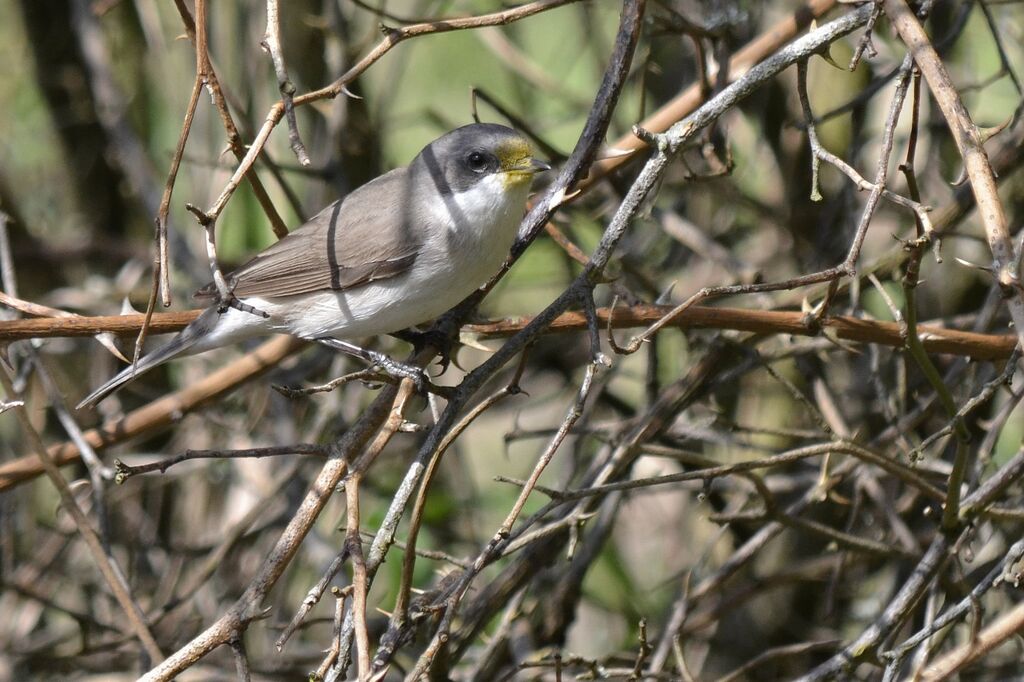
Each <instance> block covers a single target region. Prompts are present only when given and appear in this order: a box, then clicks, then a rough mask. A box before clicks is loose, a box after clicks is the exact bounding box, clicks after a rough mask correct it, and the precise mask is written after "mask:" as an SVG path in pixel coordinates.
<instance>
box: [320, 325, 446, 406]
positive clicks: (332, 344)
mask: <svg viewBox="0 0 1024 682" xmlns="http://www.w3.org/2000/svg"><path fill="white" fill-rule="evenodd" d="M317 341H319V342H320V343H322V344H323V345H325V346H327V347H328V348H333V349H334V350H340V351H341V352H342V353H348V354H349V355H353V356H355V357H357V358H359V359H360V360H362V361H363V362H367V363H369V364H371V365H373V366H375V367H379V368H380V369H381V370H383V371H384V373H385V374H388V375H389V376H392V377H394V378H396V379H399V380H401V379H412V381H413V383H414V384H416V390H417V391H419V392H420V393H423V394H424V395H426V393H427V391H428V389H429V388H430V381H429V379H428V378H427V373H426V372H425V371H423V368H422V367H417V366H415V365H410V364H407V363H404V362H399V361H398V360H395V359H394V358H392V357H390V356H388V355H387V354H385V353H381V352H380V351H375V350H369V349H367V348H362V347H361V346H357V345H355V344H354V343H348V342H347V341H341V340H339V339H335V338H330V337H328V338H320V339H317Z"/></svg>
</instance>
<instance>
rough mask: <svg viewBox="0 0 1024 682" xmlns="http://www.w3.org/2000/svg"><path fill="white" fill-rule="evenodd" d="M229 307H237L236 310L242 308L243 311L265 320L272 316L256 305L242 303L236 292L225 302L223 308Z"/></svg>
mask: <svg viewBox="0 0 1024 682" xmlns="http://www.w3.org/2000/svg"><path fill="white" fill-rule="evenodd" d="M227 308H235V309H236V310H241V311H242V312H243V313H250V314H252V315H256V316H257V317H262V318H263V319H265V320H266V319H269V318H270V313H267V312H264V311H262V310H260V309H259V308H257V307H255V306H251V305H249V304H248V303H242V301H240V300H239V299H238V298H236V297H235V295H234V294H232V295H231V299H230V300H229V301H228V302H227V303H226V304H223V310H226V309H227ZM223 310H222V312H223Z"/></svg>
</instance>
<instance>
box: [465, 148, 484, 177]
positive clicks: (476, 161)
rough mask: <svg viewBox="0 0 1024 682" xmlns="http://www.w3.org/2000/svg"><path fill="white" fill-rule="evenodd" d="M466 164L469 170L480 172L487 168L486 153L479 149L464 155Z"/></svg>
mask: <svg viewBox="0 0 1024 682" xmlns="http://www.w3.org/2000/svg"><path fill="white" fill-rule="evenodd" d="M466 165H467V166H469V169H470V170H471V171H474V172H476V173H481V172H483V171H484V170H486V169H487V155H486V154H484V153H483V152H481V151H472V152H470V153H469V156H467V157H466Z"/></svg>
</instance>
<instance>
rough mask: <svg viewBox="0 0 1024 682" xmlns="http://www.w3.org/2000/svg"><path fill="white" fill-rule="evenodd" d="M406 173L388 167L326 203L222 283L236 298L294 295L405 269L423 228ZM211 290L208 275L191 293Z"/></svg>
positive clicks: (203, 294)
mask: <svg viewBox="0 0 1024 682" xmlns="http://www.w3.org/2000/svg"><path fill="white" fill-rule="evenodd" d="M409 176H410V174H409V171H408V169H407V168H398V169H395V170H393V171H391V172H389V173H385V174H384V175H382V176H380V177H379V178H377V179H375V180H373V181H372V182H370V183H367V184H366V185H363V186H362V187H360V188H359V189H357V190H355V191H354V192H352V193H351V194H349V195H348V196H347V197H346V198H345V199H344V200H342V201H336V202H334V203H333V204H331V205H330V206H328V207H327V208H325V209H324V210H322V211H321V212H320V213H318V214H317V215H316V216H314V217H313V218H311V219H310V220H309V221H308V222H306V223H305V224H304V225H302V226H301V227H299V228H297V229H296V230H294V231H292V232H291V233H289V234H288V235H287V236H286V237H284V238H283V239H281V240H280V241H278V242H277V243H275V244H273V245H271V246H269V247H268V248H266V249H265V250H263V251H261V252H260V253H259V254H257V255H256V256H255V257H254V258H253V259H252V260H250V261H249V262H248V263H246V264H245V265H243V266H241V267H240V268H238V269H237V270H235V271H234V272H233V273H231V274H230V275H228V277H227V280H228V288H229V289H231V291H232V292H233V293H234V295H235V296H239V297H244V296H262V297H277V296H294V295H296V294H304V293H309V292H313V291H323V290H331V289H333V290H335V291H344V290H346V289H351V288H352V287H357V286H359V285H361V284H366V283H368V282H372V281H375V280H381V279H386V278H388V277H394V276H395V275H398V274H400V273H402V272H405V271H406V270H407V269H408V268H409V267H410V266H411V265H412V264H413V262H414V261H415V260H416V255H417V253H418V252H419V248H420V245H421V243H422V241H423V240H422V238H421V237H422V234H423V233H422V230H423V229H424V228H426V227H427V226H426V225H425V224H423V223H424V222H425V220H424V218H425V216H422V215H418V214H417V213H416V211H415V205H416V202H414V201H412V197H411V196H410V192H411V187H410V183H409ZM417 223H420V224H418V225H417ZM215 291H216V290H215V288H214V285H213V283H212V282H211V283H210V284H207V285H206V286H204V287H203V288H202V289H200V290H199V291H197V292H196V294H195V296H196V297H197V298H211V297H213V296H214V294H215Z"/></svg>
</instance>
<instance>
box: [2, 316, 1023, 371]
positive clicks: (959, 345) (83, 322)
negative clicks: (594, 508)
mask: <svg viewBox="0 0 1024 682" xmlns="http://www.w3.org/2000/svg"><path fill="white" fill-rule="evenodd" d="M671 310H672V307H671V306H656V305H636V306H631V307H629V308H616V309H615V310H614V313H613V312H612V309H611V308H599V309H598V310H597V319H598V321H599V322H600V323H601V325H602V326H607V325H608V324H609V322H610V323H611V326H612V328H613V329H629V328H634V327H646V326H647V325H649V324H651V323H652V322H656V321H657V320H660V319H661V318H662V317H664V316H665V314H666V313H668V312H670V311H671ZM200 312H201V311H199V310H190V311H186V312H180V313H155V314H154V315H153V321H152V324H151V325H150V328H151V331H152V333H157V334H164V333H169V332H176V331H180V330H182V329H184V328H185V326H186V325H187V324H188V323H189V322H191V321H192V320H194V319H195V318H196V317H198V316H199V313H200ZM144 317H145V316H144V315H141V314H135V315H110V316H98V317H73V318H40V319H34V320H13V321H10V322H2V323H0V341H15V340H18V339H33V338H50V337H71V336H93V335H95V334H100V333H105V332H109V333H112V334H115V335H119V336H125V335H129V334H134V333H135V332H137V331H138V329H139V326H140V325H141V324H142V322H143V320H144ZM532 319H533V318H530V317H518V318H507V319H504V320H499V321H496V322H490V323H487V324H472V325H467V326H466V328H465V329H466V331H469V332H473V333H475V334H478V335H479V336H480V338H482V339H492V338H504V337H507V336H512V335H513V334H515V333H517V332H519V331H521V330H522V329H524V328H525V327H526V326H527V325H528V324H530V322H531V321H532ZM804 320H805V315H804V314H803V313H800V312H796V311H786V310H746V309H743V308H712V307H706V306H693V307H691V308H689V309H687V310H685V311H683V313H682V314H680V315H679V316H678V317H676V318H675V319H673V320H672V321H671V323H670V324H669V325H668V326H671V327H675V328H679V329H730V330H733V331H745V332H754V333H758V334H793V335H796V336H816V335H817V332H816V331H815V330H813V329H810V328H808V326H807V325H806V324H805V321H804ZM821 327H822V329H823V330H826V331H827V333H829V334H834V335H835V337H836V338H839V339H843V340H846V341H857V342H859V343H877V344H880V345H883V346H891V347H894V348H899V347H902V346H903V344H904V340H903V337H902V336H901V332H900V325H899V324H898V323H896V322H884V321H880V320H864V319H860V318H856V317H849V316H845V315H835V316H829V317H826V318H824V319H823V320H821ZM586 328H587V321H586V316H585V315H584V314H583V313H582V312H566V313H562V314H561V315H559V316H558V317H556V318H555V319H554V321H553V322H552V323H551V325H550V326H549V327H548V328H547V330H546V332H545V333H564V332H574V331H583V330H585V329H586ZM919 331H920V333H921V340H922V341H923V343H924V347H925V349H926V350H927V351H928V352H929V353H948V354H950V355H963V356H966V357H970V358H974V359H976V360H1005V359H1006V358H1008V357H1010V353H1011V352H1013V349H1014V347H1015V346H1016V344H1017V338H1016V337H1015V336H1013V335H1012V334H978V333H976V332H966V331H960V330H958V329H948V328H946V327H937V326H934V325H923V326H921V327H920V328H919Z"/></svg>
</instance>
